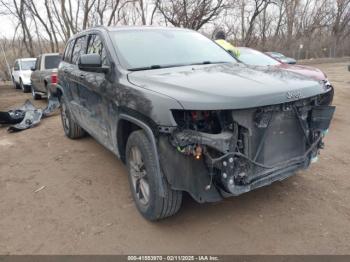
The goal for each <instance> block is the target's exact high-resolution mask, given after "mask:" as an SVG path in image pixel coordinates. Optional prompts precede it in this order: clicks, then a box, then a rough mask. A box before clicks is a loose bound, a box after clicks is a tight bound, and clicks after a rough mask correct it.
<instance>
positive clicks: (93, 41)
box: [87, 35, 109, 65]
mask: <svg viewBox="0 0 350 262" xmlns="http://www.w3.org/2000/svg"><path fill="white" fill-rule="evenodd" d="M87 53H88V54H99V55H100V56H101V59H102V65H108V64H109V63H108V58H107V53H106V48H105V47H104V45H103V42H102V39H101V37H100V36H99V35H90V38H89V44H88V48H87Z"/></svg>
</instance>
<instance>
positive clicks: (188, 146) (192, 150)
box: [159, 88, 335, 202]
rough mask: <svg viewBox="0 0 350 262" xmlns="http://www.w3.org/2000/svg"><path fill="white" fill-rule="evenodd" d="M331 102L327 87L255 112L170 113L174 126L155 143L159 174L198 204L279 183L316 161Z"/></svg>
mask: <svg viewBox="0 0 350 262" xmlns="http://www.w3.org/2000/svg"><path fill="white" fill-rule="evenodd" d="M332 99H333V88H332V89H331V90H330V91H329V92H327V93H324V94H322V95H318V96H314V97H310V98H305V99H299V100H297V101H293V102H287V103H283V104H278V105H269V106H263V107H257V108H248V109H239V110H218V111H190V110H188V111H186V110H185V111H183V110H173V116H174V119H175V121H176V122H177V124H178V126H177V127H176V128H174V129H169V130H168V129H167V132H168V134H162V135H161V136H160V139H159V148H160V159H161V165H162V169H163V172H164V173H165V175H166V176H167V178H168V181H169V183H170V184H171V185H172V186H173V188H175V189H179V190H185V191H187V192H189V193H190V194H191V195H192V196H193V197H194V198H195V199H196V200H197V201H198V202H212V201H217V200H220V199H221V198H222V197H227V196H232V195H240V194H242V193H245V192H248V191H250V190H253V189H255V188H258V187H261V186H265V185H269V184H271V183H272V182H274V181H280V180H283V179H285V178H287V177H289V176H291V175H292V174H294V173H295V171H297V170H300V169H304V168H307V167H308V166H309V165H310V163H311V162H313V161H315V160H317V155H318V154H319V150H320V149H322V148H323V146H324V144H323V141H322V139H323V137H324V136H325V134H326V133H327V131H328V128H329V125H330V122H331V119H332V116H333V113H334V110H335V107H333V106H331V102H332ZM163 131H164V130H163ZM164 133H166V132H164Z"/></svg>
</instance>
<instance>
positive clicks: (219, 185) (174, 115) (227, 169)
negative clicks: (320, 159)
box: [57, 27, 335, 220]
mask: <svg viewBox="0 0 350 262" xmlns="http://www.w3.org/2000/svg"><path fill="white" fill-rule="evenodd" d="M57 89H58V94H59V99H60V102H61V117H62V124H63V129H64V132H65V134H66V135H67V136H68V137H69V138H72V139H74V138H80V137H83V136H84V134H85V132H87V133H89V134H90V135H91V136H93V137H94V138H95V139H96V140H97V141H99V142H100V143H101V144H102V145H104V146H105V147H106V148H108V149H109V150H110V151H112V152H113V153H114V154H115V155H117V156H118V157H119V158H120V159H121V160H122V161H123V162H124V163H126V165H127V167H128V173H129V182H130V188H131V190H132V195H133V198H134V200H135V203H136V206H137V208H138V210H139V211H140V213H141V214H142V215H143V216H144V217H145V218H147V219H149V220H158V219H162V218H165V217H168V216H171V215H174V214H175V213H176V212H177V211H178V210H179V208H180V206H181V202H182V194H183V192H188V193H189V194H190V195H191V196H192V197H193V199H195V200H196V201H198V202H200V203H204V202H214V201H219V200H222V199H223V198H226V197H230V196H237V195H240V194H242V193H246V192H248V191H251V190H253V189H256V188H259V187H262V186H266V185H269V184H271V183H273V182H274V181H280V180H283V179H285V178H287V177H289V176H291V175H293V174H294V173H295V172H296V171H297V170H300V169H305V168H307V167H308V166H309V165H310V163H312V162H313V161H315V160H316V159H317V155H318V153H319V150H320V149H322V148H323V146H324V145H323V142H322V139H323V137H324V136H325V134H326V133H327V131H328V127H329V125H330V121H331V118H332V116H333V112H334V109H335V108H334V107H332V106H331V105H330V104H331V102H332V99H333V87H332V86H331V85H330V84H329V83H328V82H326V81H321V82H318V81H315V80H313V79H311V78H307V77H305V76H303V75H299V74H297V73H293V72H288V71H282V70H280V69H277V68H269V67H266V68H261V67H260V68H259V69H256V68H255V69H254V68H251V67H248V66H246V65H243V64H241V63H238V62H237V61H236V60H235V59H234V58H233V57H232V56H231V55H230V54H228V53H227V52H226V51H225V50H224V49H222V48H221V47H219V46H218V45H217V44H215V43H214V42H213V41H211V40H210V39H208V38H206V37H205V36H203V35H201V34H199V33H197V32H194V31H191V30H186V29H177V28H148V27H111V28H105V27H97V28H94V29H89V30H87V31H84V32H81V33H79V34H77V35H75V36H74V37H73V38H72V39H70V40H69V41H68V43H67V46H66V48H65V51H64V55H63V61H62V62H61V63H60V66H59V70H58V85H57Z"/></svg>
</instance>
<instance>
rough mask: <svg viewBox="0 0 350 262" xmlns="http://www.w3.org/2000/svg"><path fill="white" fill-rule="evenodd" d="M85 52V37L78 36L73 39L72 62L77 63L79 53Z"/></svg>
mask: <svg viewBox="0 0 350 262" xmlns="http://www.w3.org/2000/svg"><path fill="white" fill-rule="evenodd" d="M85 52H86V37H85V36H83V37H79V38H78V39H77V40H76V41H75V45H74V48H73V54H72V63H73V64H77V63H78V59H79V57H80V56H81V55H83V54H85Z"/></svg>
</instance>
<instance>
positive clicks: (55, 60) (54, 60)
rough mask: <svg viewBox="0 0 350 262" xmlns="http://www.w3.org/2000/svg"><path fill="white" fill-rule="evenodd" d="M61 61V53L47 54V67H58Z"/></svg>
mask: <svg viewBox="0 0 350 262" xmlns="http://www.w3.org/2000/svg"><path fill="white" fill-rule="evenodd" d="M60 62H61V57H60V56H59V55H50V56H45V68H46V69H54V68H58V64H59V63H60Z"/></svg>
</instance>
